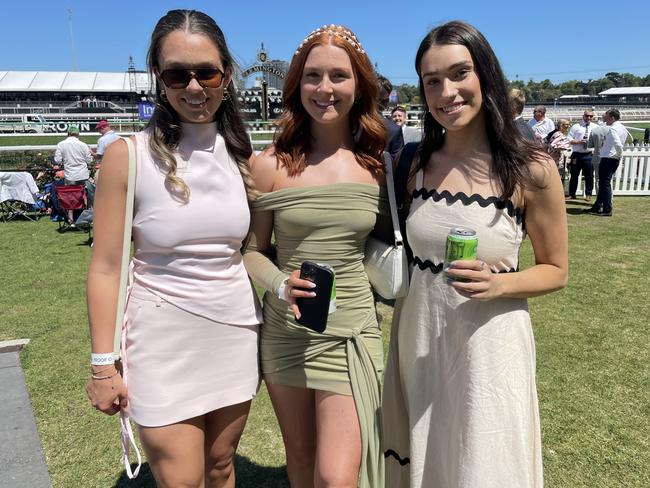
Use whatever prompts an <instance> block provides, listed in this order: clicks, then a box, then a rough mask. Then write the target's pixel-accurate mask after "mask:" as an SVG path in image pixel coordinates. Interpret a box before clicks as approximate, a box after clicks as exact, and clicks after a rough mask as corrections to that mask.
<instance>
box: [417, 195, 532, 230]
mask: <svg viewBox="0 0 650 488" xmlns="http://www.w3.org/2000/svg"><path fill="white" fill-rule="evenodd" d="M417 197H421V198H422V199H423V200H426V199H427V198H433V201H434V202H439V201H440V200H445V201H446V202H447V203H455V202H458V201H461V202H463V205H464V206H468V205H470V204H471V203H474V202H476V203H478V204H479V205H480V206H481V207H483V208H485V207H487V206H488V205H494V206H495V207H496V208H498V209H499V210H504V209H505V210H506V211H507V212H508V215H510V217H513V218H514V219H516V221H517V224H521V223H522V222H523V220H524V213H523V212H522V211H521V209H519V208H517V207H515V204H514V203H512V201H511V200H501V199H499V198H497V197H487V198H485V197H483V196H481V195H479V194H478V193H474V194H473V195H471V196H468V195H466V194H465V193H463V192H462V191H459V192H458V193H456V194H455V195H452V193H451V192H450V191H449V190H443V191H441V192H440V193H438V191H437V190H425V189H424V188H420V189H418V190H413V192H412V193H411V198H413V199H415V198H417Z"/></svg>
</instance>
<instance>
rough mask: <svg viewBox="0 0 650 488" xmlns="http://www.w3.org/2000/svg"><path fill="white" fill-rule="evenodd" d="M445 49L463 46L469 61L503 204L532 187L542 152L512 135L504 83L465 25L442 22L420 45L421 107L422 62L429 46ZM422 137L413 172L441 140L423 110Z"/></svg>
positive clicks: (483, 44) (479, 37)
mask: <svg viewBox="0 0 650 488" xmlns="http://www.w3.org/2000/svg"><path fill="white" fill-rule="evenodd" d="M446 44H455V45H461V46H465V47H466V48H467V50H468V51H469V53H470V55H471V56H472V61H473V62H474V70H475V71H476V74H477V76H478V78H479V82H480V84H481V93H482V95H483V107H482V109H483V114H484V116H485V130H486V132H487V137H488V141H489V144H490V149H491V152H492V175H493V177H494V178H495V179H496V180H497V182H498V183H499V185H500V191H501V195H500V197H501V198H504V199H508V198H510V197H512V195H513V193H514V192H515V190H517V189H518V188H520V187H523V186H529V185H530V184H532V175H531V172H530V166H529V165H530V163H531V161H534V160H538V159H539V158H540V156H542V155H543V153H542V152H541V149H540V148H539V147H537V146H536V145H535V144H534V143H532V142H529V141H527V140H526V139H524V137H523V136H522V135H521V133H520V132H519V130H517V127H516V126H515V123H514V120H513V118H512V112H511V106H512V105H511V103H510V101H509V99H508V83H507V82H506V78H505V76H504V75H503V71H502V70H501V66H500V65H499V61H498V60H497V57H496V55H495V54H494V51H492V48H491V47H490V44H489V43H488V41H487V40H486V39H485V37H484V36H483V34H481V33H480V32H479V31H478V30H477V29H476V28H474V27H472V26H471V25H469V24H466V23H464V22H459V21H452V22H448V23H446V24H443V25H441V26H439V27H436V28H435V29H433V30H432V31H431V32H429V33H428V34H427V35H426V36H425V37H424V39H423V40H422V42H421V43H420V47H419V48H418V52H417V55H416V56H415V70H416V71H417V73H418V78H419V87H420V96H421V97H422V100H424V101H425V104H426V98H425V96H424V85H423V82H422V75H421V71H420V64H421V62H422V57H423V56H424V54H425V53H426V52H427V51H428V50H429V49H430V48H431V47H432V46H434V45H446ZM423 134H424V136H423V138H422V143H421V146H420V160H419V164H418V169H420V168H424V167H426V166H427V164H428V163H429V159H430V158H431V154H433V153H434V152H435V151H437V150H438V149H440V148H441V147H442V145H443V143H444V140H445V132H444V128H443V127H442V125H440V124H439V123H438V122H437V121H436V120H435V118H434V117H433V116H432V115H431V112H430V111H429V109H428V107H427V112H426V113H425V116H424V129H423Z"/></svg>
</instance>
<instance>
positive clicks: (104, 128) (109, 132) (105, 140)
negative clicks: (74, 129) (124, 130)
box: [94, 120, 120, 163]
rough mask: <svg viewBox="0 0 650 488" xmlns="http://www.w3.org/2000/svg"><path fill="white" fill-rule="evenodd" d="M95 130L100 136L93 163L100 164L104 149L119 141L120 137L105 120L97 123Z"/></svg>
mask: <svg viewBox="0 0 650 488" xmlns="http://www.w3.org/2000/svg"><path fill="white" fill-rule="evenodd" d="M95 130H96V131H97V132H99V133H100V134H101V137H100V138H99V139H98V140H97V149H96V150H95V153H94V154H95V161H96V162H97V163H101V161H102V158H103V157H104V152H105V151H106V148H107V147H108V146H110V145H111V144H112V143H113V142H115V141H117V140H118V139H120V136H118V135H117V134H116V133H115V131H114V130H113V129H112V128H111V126H110V124H109V123H108V121H107V120H100V121H99V122H98V123H97V126H96V127H95Z"/></svg>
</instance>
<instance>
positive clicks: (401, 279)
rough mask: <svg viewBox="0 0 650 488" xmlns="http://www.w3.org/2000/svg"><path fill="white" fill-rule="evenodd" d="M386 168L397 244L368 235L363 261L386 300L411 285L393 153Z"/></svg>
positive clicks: (374, 286) (368, 273)
mask: <svg viewBox="0 0 650 488" xmlns="http://www.w3.org/2000/svg"><path fill="white" fill-rule="evenodd" d="M384 166H385V167H386V187H387V189H388V203H389V204H390V217H391V221H392V223H393V235H394V243H393V244H387V243H385V242H384V241H382V240H381V239H377V238H375V237H372V236H368V240H367V241H366V251H365V256H364V258H363V264H364V265H365V268H366V274H367V275H368V279H369V280H370V284H371V285H372V287H373V288H374V289H375V291H376V292H377V293H379V295H381V296H382V297H383V298H385V299H393V298H400V297H403V296H406V294H407V293H408V287H409V273H408V262H407V259H406V249H405V248H404V241H403V239H402V232H401V231H400V227H399V220H398V217H397V202H396V201H395V185H394V184H393V163H392V161H391V158H390V155H389V154H388V153H386V152H384Z"/></svg>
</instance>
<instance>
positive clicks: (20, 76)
mask: <svg viewBox="0 0 650 488" xmlns="http://www.w3.org/2000/svg"><path fill="white" fill-rule="evenodd" d="M134 75H135V86H134V87H131V83H130V80H129V78H130V76H129V73H128V72H123V73H106V72H103V73H102V72H82V71H0V92H14V91H15V92H82V93H83V92H87V93H92V92H102V93H105V92H111V93H119V92H124V93H133V92H135V93H139V92H141V91H144V92H148V91H149V87H150V82H149V81H150V80H149V74H148V73H143V72H136V73H134Z"/></svg>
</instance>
